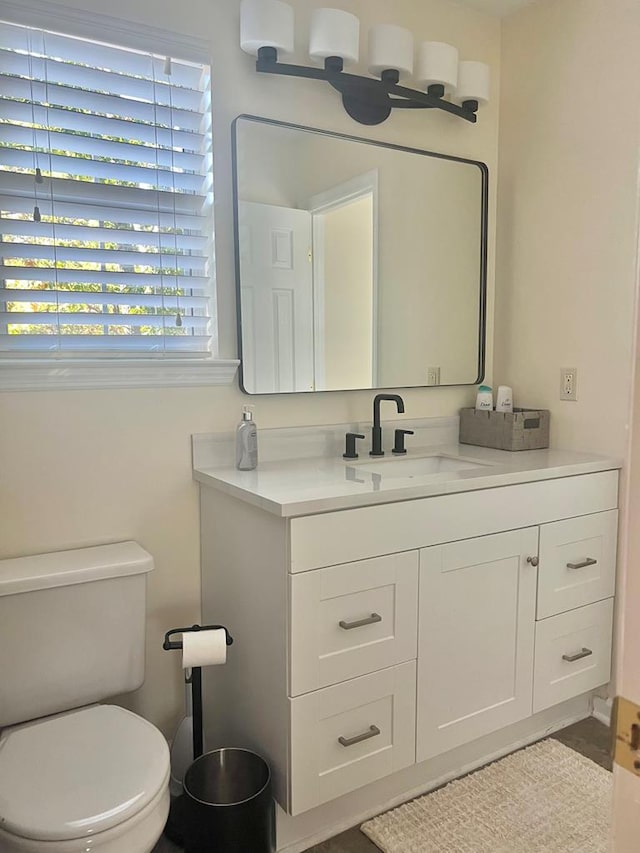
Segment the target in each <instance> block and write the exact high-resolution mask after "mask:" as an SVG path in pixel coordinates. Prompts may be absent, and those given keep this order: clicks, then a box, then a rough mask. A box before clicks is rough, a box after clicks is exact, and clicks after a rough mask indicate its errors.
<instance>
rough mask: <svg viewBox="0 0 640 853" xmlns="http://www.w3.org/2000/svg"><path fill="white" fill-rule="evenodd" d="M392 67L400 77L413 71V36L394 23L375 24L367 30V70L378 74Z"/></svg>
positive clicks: (407, 75)
mask: <svg viewBox="0 0 640 853" xmlns="http://www.w3.org/2000/svg"><path fill="white" fill-rule="evenodd" d="M390 68H393V69H395V70H396V71H398V72H399V74H400V79H401V80H402V79H403V78H405V77H409V76H410V75H411V73H412V71H413V36H412V35H411V33H410V32H409V30H405V28H404V27H397V26H396V25H395V24H377V25H376V26H375V27H371V29H370V30H369V71H370V72H371V73H372V74H376V75H378V76H379V75H380V74H382V72H383V71H386V70H387V69H390Z"/></svg>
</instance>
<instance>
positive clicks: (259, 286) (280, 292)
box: [233, 116, 488, 394]
mask: <svg viewBox="0 0 640 853" xmlns="http://www.w3.org/2000/svg"><path fill="white" fill-rule="evenodd" d="M233 157H234V180H235V198H234V203H235V238H236V276H237V293H238V336H239V341H240V347H241V352H240V355H241V359H242V368H241V387H242V389H243V391H245V392H246V393H247V394H279V393H285V392H300V391H342V390H349V389H361V388H371V389H374V388H403V387H411V386H426V385H466V384H476V383H478V382H479V381H481V379H482V377H483V374H484V338H485V299H486V257H487V182H488V172H487V167H486V166H485V164H484V163H479V162H476V161H473V160H461V159H459V158H455V157H449V156H445V155H442V154H433V153H431V152H429V151H419V150H416V149H412V148H402V147H400V146H397V145H387V144H383V143H379V142H373V141H370V140H366V139H360V138H356V137H350V136H343V135H341V134H337V133H331V132H328V131H321V130H314V129H312V128H307V127H299V126H297V125H292V124H284V123H282V122H276V121H271V120H269V119H263V118H257V117H254V116H240V117H239V118H237V119H236V120H235V122H234V124H233Z"/></svg>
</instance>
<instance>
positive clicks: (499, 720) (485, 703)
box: [416, 527, 538, 761]
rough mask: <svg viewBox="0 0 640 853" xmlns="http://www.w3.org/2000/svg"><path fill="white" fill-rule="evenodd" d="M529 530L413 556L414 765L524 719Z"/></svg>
mask: <svg viewBox="0 0 640 853" xmlns="http://www.w3.org/2000/svg"><path fill="white" fill-rule="evenodd" d="M537 546H538V528H537V527H532V528H526V529H523V530H514V531H511V532H509V533H497V534H494V535H493V536H482V537H479V538H477V539H465V540H463V541H461V542H452V543H449V544H446V545H436V546H434V547H432V548H425V549H423V550H422V551H421V552H420V594H419V599H420V602H419V627H418V708H417V750H416V752H417V755H416V758H417V761H424V760H425V759H426V758H429V757H431V756H433V755H438V754H440V753H442V752H446V751H447V750H449V749H453V748H454V747H456V746H459V745H460V744H462V743H466V742H468V741H472V740H475V739H476V738H478V737H481V736H482V735H486V734H488V733H489V732H493V731H495V730H496V729H499V728H502V727H503V726H506V725H509V724H510V723H514V722H516V721H517V720H521V719H523V718H524V717H527V716H529V715H530V714H531V712H532V704H533V697H532V685H533V645H534V631H535V608H536V581H537V577H536V575H537V570H536V568H535V567H534V566H533V565H532V564H531V563H529V562H527V557H533V556H535V555H536V554H537V550H538V548H537Z"/></svg>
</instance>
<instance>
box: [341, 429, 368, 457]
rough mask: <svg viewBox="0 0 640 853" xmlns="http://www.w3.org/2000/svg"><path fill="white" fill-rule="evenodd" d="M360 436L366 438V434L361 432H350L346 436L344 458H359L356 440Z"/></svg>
mask: <svg viewBox="0 0 640 853" xmlns="http://www.w3.org/2000/svg"><path fill="white" fill-rule="evenodd" d="M358 438H364V436H363V435H362V434H361V433H359V432H348V433H347V434H346V436H345V449H344V453H343V454H342V458H343V459H357V458H358V454H357V452H356V440H357V439H358Z"/></svg>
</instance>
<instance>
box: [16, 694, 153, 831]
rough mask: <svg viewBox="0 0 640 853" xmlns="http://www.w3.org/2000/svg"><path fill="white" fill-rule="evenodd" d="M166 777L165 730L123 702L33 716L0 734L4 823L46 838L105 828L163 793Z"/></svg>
mask: <svg viewBox="0 0 640 853" xmlns="http://www.w3.org/2000/svg"><path fill="white" fill-rule="evenodd" d="M168 778H169V749H168V746H167V743H166V741H165V739H164V737H163V736H162V734H161V733H160V732H159V731H158V730H157V729H156V728H155V726H153V725H152V724H151V723H149V722H147V721H146V720H144V719H142V718H141V717H138V716H137V715H136V714H133V713H131V712H130V711H127V710H125V709H124V708H120V707H117V706H114V705H95V706H91V707H89V708H83V709H80V710H77V711H72V712H69V713H65V714H59V715H56V716H54V717H47V718H45V719H41V720H36V721H34V722H32V723H26V724H24V725H21V726H17V727H14V728H12V729H9V730H6V731H5V732H3V734H2V737H0V814H1V815H2V817H3V821H2V827H3V830H4V831H5V832H7V833H10V834H12V835H14V836H18V837H19V838H22V839H28V840H33V841H40V842H45V843H46V842H56V841H59V842H64V841H67V840H71V839H81V838H84V839H87V838H89V837H92V836H95V835H97V834H100V833H105V832H106V833H107V834H109V833H108V830H110V829H113V828H114V827H118V826H119V825H121V824H126V823H127V822H128V821H130V820H131V819H132V818H134V817H135V816H136V815H138V814H139V813H140V812H142V811H143V810H144V809H145V808H146V807H147V806H149V805H150V804H151V803H152V802H153V801H156V800H157V799H158V797H159V796H161V795H163V794H164V791H163V789H164V788H166V787H167V785H168ZM167 796H168V795H167Z"/></svg>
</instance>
